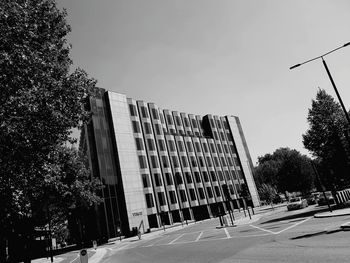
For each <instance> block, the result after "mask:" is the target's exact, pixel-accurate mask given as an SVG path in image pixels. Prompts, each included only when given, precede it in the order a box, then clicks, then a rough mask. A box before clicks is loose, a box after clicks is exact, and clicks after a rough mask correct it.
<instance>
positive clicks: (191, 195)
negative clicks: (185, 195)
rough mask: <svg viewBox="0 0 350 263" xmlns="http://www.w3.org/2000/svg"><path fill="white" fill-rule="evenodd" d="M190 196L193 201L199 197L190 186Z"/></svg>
mask: <svg viewBox="0 0 350 263" xmlns="http://www.w3.org/2000/svg"><path fill="white" fill-rule="evenodd" d="M190 197H191V200H192V201H195V200H197V198H196V193H195V192H194V189H193V188H190Z"/></svg>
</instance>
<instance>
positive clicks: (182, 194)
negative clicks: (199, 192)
mask: <svg viewBox="0 0 350 263" xmlns="http://www.w3.org/2000/svg"><path fill="white" fill-rule="evenodd" d="M180 196H181V201H182V202H186V201H187V197H186V193H185V190H182V189H181V190H180Z"/></svg>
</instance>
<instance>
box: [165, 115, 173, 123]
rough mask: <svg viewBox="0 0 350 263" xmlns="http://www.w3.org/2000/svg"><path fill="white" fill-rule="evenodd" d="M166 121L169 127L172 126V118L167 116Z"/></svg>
mask: <svg viewBox="0 0 350 263" xmlns="http://www.w3.org/2000/svg"><path fill="white" fill-rule="evenodd" d="M166 119H167V121H168V124H169V125H173V124H174V123H173V118H172V117H171V115H167V116H166Z"/></svg>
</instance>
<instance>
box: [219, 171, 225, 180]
mask: <svg viewBox="0 0 350 263" xmlns="http://www.w3.org/2000/svg"><path fill="white" fill-rule="evenodd" d="M218 176H219V180H220V181H223V180H224V177H223V176H222V172H221V171H218Z"/></svg>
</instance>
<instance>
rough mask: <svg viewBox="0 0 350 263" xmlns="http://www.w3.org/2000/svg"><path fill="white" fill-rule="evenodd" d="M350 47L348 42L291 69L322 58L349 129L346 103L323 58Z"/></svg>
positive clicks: (349, 121)
mask: <svg viewBox="0 0 350 263" xmlns="http://www.w3.org/2000/svg"><path fill="white" fill-rule="evenodd" d="M349 45H350V42H348V43H346V44H344V45H342V46H341V47H338V48H336V49H333V50H331V51H329V52H327V53H325V54H323V55H321V56H318V57H315V58H313V59H309V60H307V61H305V62H303V63H300V64H296V65H294V66H292V67H290V68H289V69H294V68H297V67H299V66H301V65H304V64H306V63H309V62H311V61H314V60H316V59H319V58H321V59H322V62H323V66H324V67H325V69H326V71H327V74H328V77H329V79H330V81H331V83H332V85H333V88H334V90H335V93H336V94H337V97H338V100H339V102H340V105H341V107H342V109H343V111H344V114H345V117H346V120H347V121H348V125H349V127H350V117H349V114H348V112H347V111H346V109H345V106H344V103H343V101H342V99H341V97H340V94H339V92H338V90H337V87H336V86H335V83H334V80H333V78H332V75H331V72H330V71H329V69H328V66H327V63H326V61H325V60H324V58H323V57H325V56H327V55H328V54H330V53H333V52H334V51H336V50H338V49H341V48H344V47H346V46H349Z"/></svg>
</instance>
